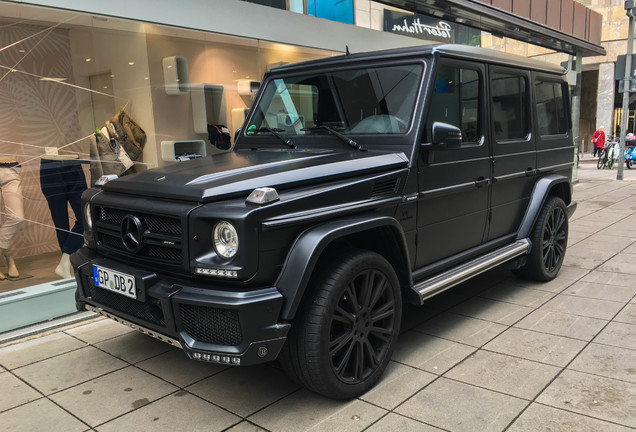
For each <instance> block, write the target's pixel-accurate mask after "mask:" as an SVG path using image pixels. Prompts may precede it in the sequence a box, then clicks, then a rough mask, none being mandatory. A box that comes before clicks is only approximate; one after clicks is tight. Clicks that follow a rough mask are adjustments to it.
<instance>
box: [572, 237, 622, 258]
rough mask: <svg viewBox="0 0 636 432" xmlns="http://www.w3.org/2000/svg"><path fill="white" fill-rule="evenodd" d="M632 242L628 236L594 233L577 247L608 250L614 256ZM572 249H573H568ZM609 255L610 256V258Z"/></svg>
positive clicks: (590, 249)
mask: <svg viewBox="0 0 636 432" xmlns="http://www.w3.org/2000/svg"><path fill="white" fill-rule="evenodd" d="M631 243H632V240H631V239H629V238H628V237H616V236H606V237H603V236H601V235H600V234H594V235H591V236H590V237H588V238H587V239H585V240H583V241H581V242H580V243H578V244H577V245H576V248H577V249H579V248H581V249H583V250H586V251H587V250H589V251H606V253H610V254H611V255H609V256H612V255H614V254H617V253H618V252H621V251H623V250H624V249H625V248H627V247H628V246H629V245H630V244H631ZM568 250H571V249H568ZM609 256H608V258H609Z"/></svg>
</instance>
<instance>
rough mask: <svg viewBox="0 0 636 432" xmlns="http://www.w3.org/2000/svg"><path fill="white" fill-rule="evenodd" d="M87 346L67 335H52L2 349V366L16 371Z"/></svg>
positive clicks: (0, 359)
mask: <svg viewBox="0 0 636 432" xmlns="http://www.w3.org/2000/svg"><path fill="white" fill-rule="evenodd" d="M85 346H86V343H85V342H82V341H80V340H77V339H75V338H74V337H72V336H69V335H67V334H65V333H61V332H60V333H52V334H49V335H46V336H42V337H38V338H35V339H31V340H27V341H24V342H20V343H16V344H14V345H9V346H7V347H4V348H2V349H0V364H1V365H2V366H4V367H5V368H7V369H14V368H17V367H20V366H25V365H28V364H30V363H35V362H37V361H40V360H44V359H47V358H50V357H54V356H56V355H59V354H64V353H67V352H69V351H73V350H76V349H78V348H82V347H85Z"/></svg>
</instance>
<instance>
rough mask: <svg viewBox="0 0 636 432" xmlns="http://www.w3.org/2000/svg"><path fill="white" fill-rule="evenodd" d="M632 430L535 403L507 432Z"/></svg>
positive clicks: (616, 431)
mask: <svg viewBox="0 0 636 432" xmlns="http://www.w3.org/2000/svg"><path fill="white" fill-rule="evenodd" d="M630 430H632V429H630V428H626V427H623V426H618V425H616V424H613V423H608V422H604V421H601V420H597V419H593V418H590V417H587V416H584V415H580V414H574V413H571V412H568V411H563V410H560V409H556V408H552V407H548V406H545V405H541V404H537V403H533V404H532V405H530V406H529V407H528V409H527V410H525V411H524V412H523V414H521V415H520V416H519V418H518V419H517V420H515V422H514V423H513V424H512V425H511V426H510V427H509V428H508V429H506V432H546V431H550V432H574V431H576V432H628V431H630Z"/></svg>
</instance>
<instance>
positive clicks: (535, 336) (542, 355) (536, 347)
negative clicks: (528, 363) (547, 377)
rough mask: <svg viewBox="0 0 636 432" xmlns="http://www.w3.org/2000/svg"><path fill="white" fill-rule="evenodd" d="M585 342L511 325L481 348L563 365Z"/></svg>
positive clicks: (554, 364)
mask: <svg viewBox="0 0 636 432" xmlns="http://www.w3.org/2000/svg"><path fill="white" fill-rule="evenodd" d="M585 344H586V342H585V341H581V340H577V339H571V338H566V337H562V336H554V335H551V334H547V333H540V332H535V331H532V330H522V329H519V328H514V327H513V328H509V329H508V330H506V331H505V332H503V333H502V334H500V335H499V336H497V337H496V338H495V339H493V340H491V341H490V342H488V343H487V344H486V345H485V346H484V348H483V349H485V350H489V351H494V352H498V353H500V354H508V355H511V356H514V357H521V358H524V359H528V360H534V361H537V362H540V363H546V364H549V365H553V366H561V367H564V366H566V365H567V364H568V363H569V362H570V361H571V360H572V359H573V358H574V357H575V356H576V355H577V354H578V353H579V352H580V351H581V350H582V349H583V347H585Z"/></svg>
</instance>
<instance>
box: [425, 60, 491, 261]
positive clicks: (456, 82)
mask: <svg viewBox="0 0 636 432" xmlns="http://www.w3.org/2000/svg"><path fill="white" fill-rule="evenodd" d="M484 83H485V66H484V65H481V64H479V63H476V62H470V63H468V62H463V61H458V60H451V59H441V60H440V64H439V66H438V67H437V68H436V71H435V78H434V82H433V85H434V89H431V91H430V92H429V93H431V96H430V101H429V104H428V110H427V113H426V114H425V120H424V124H423V133H422V144H421V146H420V151H419V156H418V183H419V184H418V187H419V194H418V212H417V226H418V232H417V256H416V267H419V268H422V267H424V266H427V265H429V264H432V263H434V262H436V261H439V260H442V259H444V258H447V257H450V256H452V255H454V254H457V253H459V252H463V251H466V250H467V249H470V248H472V247H475V246H479V245H480V244H481V243H482V242H483V240H484V233H485V229H486V224H487V216H488V198H489V184H490V155H489V149H488V145H487V144H486V140H485V134H484V131H485V128H484V125H485V124H486V123H485V120H486V119H485V114H486V111H485V96H486V90H485V85H484ZM435 122H443V123H447V124H450V125H453V126H456V127H458V128H460V129H461V131H462V139H463V143H462V146H461V148H459V149H456V150H448V149H447V150H438V149H437V148H439V146H433V144H432V143H431V136H432V125H433V123H435Z"/></svg>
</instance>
